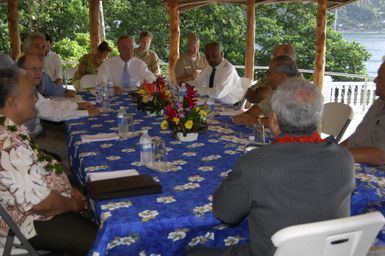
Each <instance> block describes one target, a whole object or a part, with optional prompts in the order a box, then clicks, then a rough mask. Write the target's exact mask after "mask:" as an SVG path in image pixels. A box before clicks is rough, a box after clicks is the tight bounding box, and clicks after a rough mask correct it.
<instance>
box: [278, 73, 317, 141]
mask: <svg viewBox="0 0 385 256" xmlns="http://www.w3.org/2000/svg"><path fill="white" fill-rule="evenodd" d="M271 107H272V110H273V112H275V113H276V115H277V119H278V124H279V128H280V130H281V131H282V133H286V134H296V135H304V134H311V133H313V132H315V131H317V128H318V125H319V123H320V119H321V115H322V109H323V96H322V93H321V90H320V89H319V88H318V86H316V85H314V84H312V83H310V82H308V81H306V80H304V79H303V78H298V77H295V78H289V79H286V80H285V81H284V82H283V83H282V84H281V86H279V87H278V88H277V90H275V92H274V93H273V96H272V97H271Z"/></svg>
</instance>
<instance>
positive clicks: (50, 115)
mask: <svg viewBox="0 0 385 256" xmlns="http://www.w3.org/2000/svg"><path fill="white" fill-rule="evenodd" d="M35 108H36V111H37V116H36V117H35V118H33V119H31V120H29V121H27V122H26V123H25V126H27V128H28V130H29V134H31V136H36V135H38V134H39V133H40V132H41V131H42V130H43V128H42V127H41V124H40V119H44V120H48V121H53V122H61V121H64V120H69V119H76V118H80V117H86V116H88V111H87V110H78V104H77V103H76V102H75V101H72V100H70V99H68V100H67V99H64V100H50V99H47V98H44V97H43V96H42V95H41V94H40V93H38V101H37V102H36V104H35Z"/></svg>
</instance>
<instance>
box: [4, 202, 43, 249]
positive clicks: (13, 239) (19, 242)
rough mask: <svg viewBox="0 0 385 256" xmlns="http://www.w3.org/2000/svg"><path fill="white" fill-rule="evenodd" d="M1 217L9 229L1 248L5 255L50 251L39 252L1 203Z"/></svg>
mask: <svg viewBox="0 0 385 256" xmlns="http://www.w3.org/2000/svg"><path fill="white" fill-rule="evenodd" d="M0 217H1V218H2V219H3V220H4V222H5V223H6V224H7V225H8V227H9V231H8V235H7V237H6V240H5V245H4V248H0V253H2V254H1V255H3V256H14V255H15V256H16V255H17V256H22V255H32V256H38V255H43V254H46V253H48V252H42V254H39V253H38V252H37V251H36V250H35V249H34V248H33V247H32V245H31V244H30V243H29V242H28V240H27V238H26V237H25V236H24V235H23V233H21V231H20V229H19V227H18V226H17V224H16V223H15V222H14V221H13V219H12V217H11V216H10V215H9V214H8V212H7V210H6V209H5V208H4V207H3V205H2V204H0Z"/></svg>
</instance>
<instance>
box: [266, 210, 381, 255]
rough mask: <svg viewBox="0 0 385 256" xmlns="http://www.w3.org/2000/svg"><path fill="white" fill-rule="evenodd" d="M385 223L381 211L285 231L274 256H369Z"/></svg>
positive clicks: (280, 234) (278, 235)
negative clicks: (367, 255) (371, 247)
mask: <svg viewBox="0 0 385 256" xmlns="http://www.w3.org/2000/svg"><path fill="white" fill-rule="evenodd" d="M384 223H385V218H384V216H382V214H381V213H380V212H372V213H367V214H361V215H357V216H353V217H346V218H340V219H333V220H327V221H320V222H314V223H309V224H302V225H295V226H290V227H286V228H283V229H281V230H279V231H278V232H276V233H275V234H274V235H273V236H272V238H271V240H272V241H273V244H274V245H275V247H277V249H276V251H275V254H274V256H292V255H295V256H309V255H312V256H336V255H338V256H365V255H366V254H367V252H368V251H369V248H370V246H371V245H372V243H373V242H374V239H375V238H376V236H377V234H378V232H379V231H380V229H381V228H382V226H383V225H384Z"/></svg>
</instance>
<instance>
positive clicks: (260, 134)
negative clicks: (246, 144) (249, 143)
mask: <svg viewBox="0 0 385 256" xmlns="http://www.w3.org/2000/svg"><path fill="white" fill-rule="evenodd" d="M253 135H254V142H255V143H259V144H264V143H266V140H265V127H264V126H263V123H260V122H259V123H256V124H255V125H254V130H253Z"/></svg>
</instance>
